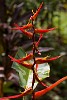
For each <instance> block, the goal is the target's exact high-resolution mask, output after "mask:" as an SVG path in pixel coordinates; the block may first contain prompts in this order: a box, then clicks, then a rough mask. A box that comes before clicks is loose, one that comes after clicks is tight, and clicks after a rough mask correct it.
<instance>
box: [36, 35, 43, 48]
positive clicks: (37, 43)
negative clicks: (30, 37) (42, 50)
mask: <svg viewBox="0 0 67 100" xmlns="http://www.w3.org/2000/svg"><path fill="white" fill-rule="evenodd" d="M42 37H43V35H42V34H40V37H39V40H38V41H37V42H36V43H35V46H36V47H38V45H39V43H40V40H41V39H42Z"/></svg>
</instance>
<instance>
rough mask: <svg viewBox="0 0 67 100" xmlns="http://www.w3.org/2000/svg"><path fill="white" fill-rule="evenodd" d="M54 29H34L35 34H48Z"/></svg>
mask: <svg viewBox="0 0 67 100" xmlns="http://www.w3.org/2000/svg"><path fill="white" fill-rule="evenodd" d="M55 29H56V28H50V29H35V32H36V33H45V32H49V31H52V30H55Z"/></svg>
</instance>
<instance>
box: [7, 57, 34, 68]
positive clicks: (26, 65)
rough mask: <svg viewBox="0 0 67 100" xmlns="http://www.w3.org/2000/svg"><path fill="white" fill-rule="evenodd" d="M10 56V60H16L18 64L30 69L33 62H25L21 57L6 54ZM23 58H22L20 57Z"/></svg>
mask: <svg viewBox="0 0 67 100" xmlns="http://www.w3.org/2000/svg"><path fill="white" fill-rule="evenodd" d="M8 56H9V57H10V58H11V61H14V62H17V63H18V64H20V65H22V66H24V67H26V68H28V69H32V66H33V64H31V63H29V62H28V63H27V62H26V61H21V59H15V58H13V57H12V56H10V55H8ZM22 60H23V59H22Z"/></svg>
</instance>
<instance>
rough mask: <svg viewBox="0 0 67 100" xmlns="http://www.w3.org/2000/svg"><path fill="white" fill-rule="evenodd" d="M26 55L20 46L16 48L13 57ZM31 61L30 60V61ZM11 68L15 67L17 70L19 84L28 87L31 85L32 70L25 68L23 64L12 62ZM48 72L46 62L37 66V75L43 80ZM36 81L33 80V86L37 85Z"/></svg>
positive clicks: (47, 75)
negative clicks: (16, 50)
mask: <svg viewBox="0 0 67 100" xmlns="http://www.w3.org/2000/svg"><path fill="white" fill-rule="evenodd" d="M24 56H26V53H25V51H24V50H23V49H22V48H19V49H18V52H17V53H16V56H15V58H17V59H18V58H22V57H24ZM30 62H32V61H30ZM12 68H13V69H15V70H16V71H17V72H18V75H19V83H20V86H21V87H23V88H28V87H31V86H32V80H33V73H32V70H29V69H27V68H25V67H24V66H21V65H19V64H18V63H15V62H13V64H12ZM49 72H50V66H49V65H48V63H44V64H40V65H39V66H38V70H37V73H38V76H39V77H40V78H41V80H43V79H44V78H46V77H49ZM37 84H38V82H37V81H35V84H34V88H35V87H36V86H37Z"/></svg>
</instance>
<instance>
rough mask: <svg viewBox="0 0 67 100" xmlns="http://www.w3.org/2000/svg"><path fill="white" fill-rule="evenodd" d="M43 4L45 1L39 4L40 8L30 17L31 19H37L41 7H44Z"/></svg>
mask: <svg viewBox="0 0 67 100" xmlns="http://www.w3.org/2000/svg"><path fill="white" fill-rule="evenodd" d="M42 5H43V2H42V3H41V5H40V6H39V8H38V10H37V11H36V13H34V15H33V16H31V17H30V20H34V19H36V17H37V16H38V14H39V12H40V10H41V8H42Z"/></svg>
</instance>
